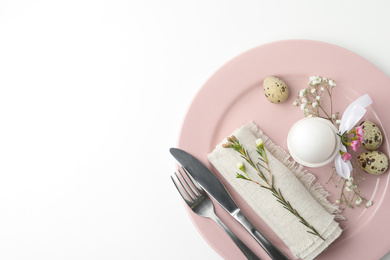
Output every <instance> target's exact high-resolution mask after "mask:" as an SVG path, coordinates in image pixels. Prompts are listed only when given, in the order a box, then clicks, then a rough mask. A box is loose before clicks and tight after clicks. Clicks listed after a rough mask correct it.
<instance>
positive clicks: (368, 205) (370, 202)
mask: <svg viewBox="0 0 390 260" xmlns="http://www.w3.org/2000/svg"><path fill="white" fill-rule="evenodd" d="M371 206H372V201H371V200H370V201H367V203H366V207H367V208H368V207H371Z"/></svg>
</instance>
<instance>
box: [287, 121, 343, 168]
mask: <svg viewBox="0 0 390 260" xmlns="http://www.w3.org/2000/svg"><path fill="white" fill-rule="evenodd" d="M337 133H338V130H337V128H336V127H335V126H334V125H333V124H332V123H331V122H330V121H328V120H326V119H323V118H319V117H306V118H303V119H301V120H299V121H298V122H296V123H295V124H294V125H293V126H292V127H291V129H290V131H289V133H288V136H287V147H288V149H289V151H290V154H291V156H292V157H293V159H294V160H295V161H296V162H298V163H299V164H302V165H304V166H307V167H312V168H315V167H322V166H325V165H327V164H329V163H330V162H331V161H333V160H334V158H335V157H336V155H337V153H339V150H340V143H341V139H340V137H339V136H338V135H337Z"/></svg>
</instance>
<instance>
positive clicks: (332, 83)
mask: <svg viewBox="0 0 390 260" xmlns="http://www.w3.org/2000/svg"><path fill="white" fill-rule="evenodd" d="M329 86H331V87H332V88H334V87H336V83H335V82H334V81H333V80H332V79H330V80H329Z"/></svg>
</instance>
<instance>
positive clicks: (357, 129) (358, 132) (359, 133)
mask: <svg viewBox="0 0 390 260" xmlns="http://www.w3.org/2000/svg"><path fill="white" fill-rule="evenodd" d="M356 134H357V135H358V136H364V130H363V126H362V125H361V126H358V127H356Z"/></svg>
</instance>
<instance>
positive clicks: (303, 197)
mask: <svg viewBox="0 0 390 260" xmlns="http://www.w3.org/2000/svg"><path fill="white" fill-rule="evenodd" d="M232 135H234V136H235V137H236V138H237V140H239V142H240V144H241V145H242V146H243V148H244V149H245V150H247V153H248V154H249V155H250V157H251V158H252V159H253V160H254V161H257V158H259V154H258V153H257V151H256V140H257V139H258V138H261V139H262V140H263V141H264V147H265V150H266V153H267V157H268V162H269V168H270V171H271V174H272V175H273V176H274V185H275V187H276V189H280V191H281V193H282V194H283V197H284V198H285V199H286V200H287V201H288V202H289V203H290V204H291V205H292V207H293V208H295V209H296V210H297V211H298V213H299V214H300V215H301V216H302V217H303V218H304V219H305V220H306V221H307V222H308V223H309V224H310V225H312V226H313V227H314V228H315V229H316V231H318V233H319V234H320V235H321V236H322V237H323V238H324V239H321V238H320V237H319V236H317V235H313V234H310V233H308V232H307V231H310V230H309V229H308V227H306V226H305V225H303V224H302V223H300V222H299V219H298V218H297V217H296V216H295V215H294V214H292V213H291V212H290V211H288V210H286V209H285V208H283V205H282V204H281V203H279V202H278V201H277V200H276V198H275V196H273V195H272V192H271V191H270V190H268V189H265V188H262V187H260V186H259V185H257V184H255V183H253V182H250V181H247V180H243V179H240V178H236V174H237V173H238V172H240V170H239V169H238V168H237V163H239V162H242V163H243V164H244V166H245V170H246V173H247V174H248V175H249V176H250V177H251V178H252V179H253V180H256V181H258V182H260V183H261V182H262V180H261V179H260V177H259V176H258V174H257V172H256V170H255V169H254V168H253V167H251V166H250V165H249V164H248V162H246V161H245V160H244V159H243V158H242V157H241V155H240V154H239V153H238V152H237V151H235V150H234V149H231V148H223V147H222V144H223V143H226V140H223V142H221V143H220V144H219V145H217V147H216V148H215V149H214V151H212V152H211V153H210V154H209V155H208V158H209V161H210V162H211V163H212V164H213V166H214V167H215V168H216V169H217V170H218V171H219V172H220V173H221V174H222V176H223V177H224V178H225V179H226V180H227V181H228V182H229V183H230V184H231V185H232V187H233V188H234V189H235V190H236V191H237V192H238V194H239V195H240V196H241V197H242V198H243V199H244V200H245V201H246V202H247V203H248V205H249V206H250V207H252V208H253V210H254V211H255V212H256V213H257V214H258V215H259V217H260V218H262V219H263V220H264V221H265V222H266V223H267V224H268V225H269V226H270V228H271V229H272V230H273V231H274V232H275V233H276V234H277V235H278V236H279V238H280V239H281V240H282V241H283V242H284V243H285V244H286V245H287V246H288V248H289V249H290V250H291V252H292V253H293V255H294V256H295V257H296V258H301V259H305V260H306V259H313V258H315V257H316V256H318V254H320V253H321V252H322V251H323V250H324V249H326V248H327V247H328V246H329V245H330V244H331V243H332V242H333V241H334V240H335V239H336V238H337V237H339V236H340V234H341V232H342V230H341V228H340V227H339V224H338V223H337V222H336V221H335V219H342V218H343V217H342V216H341V215H340V214H339V213H340V210H339V208H338V206H337V205H334V204H332V203H330V202H329V201H328V200H327V197H328V196H329V193H328V192H327V191H326V190H325V189H324V188H323V187H322V185H321V184H319V183H315V177H314V175H312V174H310V173H308V172H306V171H304V170H303V169H302V166H300V165H297V164H296V163H295V162H294V161H291V160H290V156H289V154H288V153H286V152H285V151H284V150H283V149H282V148H280V147H279V146H276V145H275V144H274V143H273V142H272V141H271V140H270V139H269V138H268V137H267V136H266V135H264V134H263V132H262V131H261V130H260V129H259V128H258V127H257V125H255V124H254V123H253V122H250V123H248V124H246V125H244V126H242V127H240V128H238V129H236V130H235V131H234V132H233V133H232ZM241 173H242V172H241ZM266 176H267V175H266Z"/></svg>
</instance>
